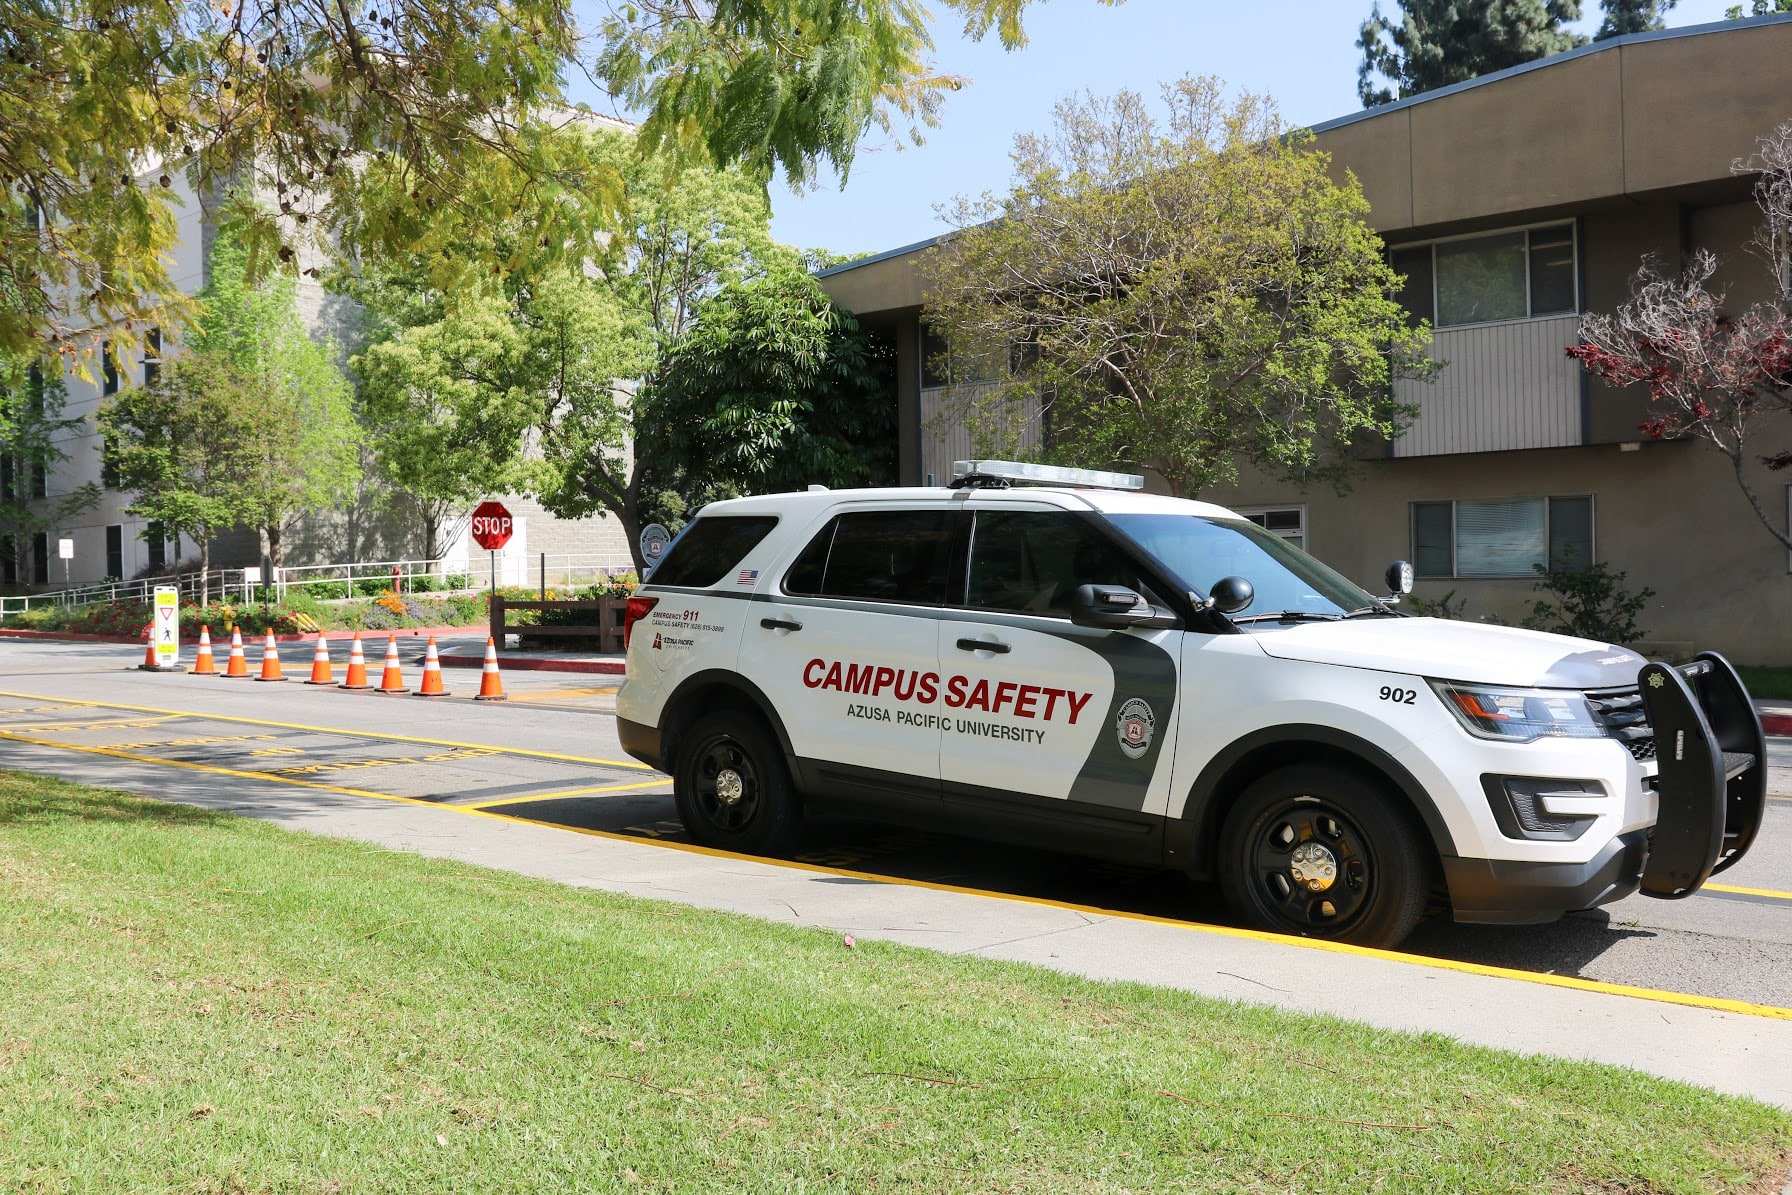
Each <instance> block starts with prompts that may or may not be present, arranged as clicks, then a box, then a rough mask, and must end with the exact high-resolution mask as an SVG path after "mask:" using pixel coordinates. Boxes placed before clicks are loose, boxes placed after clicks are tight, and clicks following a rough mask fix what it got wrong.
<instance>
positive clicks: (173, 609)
mask: <svg viewBox="0 0 1792 1195" xmlns="http://www.w3.org/2000/svg"><path fill="white" fill-rule="evenodd" d="M149 639H150V643H151V644H153V645H154V647H155V651H156V667H157V668H159V669H161V670H163V671H165V672H179V671H180V590H178V589H176V588H175V587H174V586H172V585H158V586H156V592H155V617H154V619H153V620H151V622H150V624H149Z"/></svg>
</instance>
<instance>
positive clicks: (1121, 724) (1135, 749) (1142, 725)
mask: <svg viewBox="0 0 1792 1195" xmlns="http://www.w3.org/2000/svg"><path fill="white" fill-rule="evenodd" d="M1156 731H1157V717H1156V715H1154V714H1153V713H1152V712H1151V707H1150V706H1149V705H1148V704H1146V703H1145V701H1144V700H1143V699H1142V698H1138V697H1134V698H1132V699H1130V700H1129V701H1127V702H1126V703H1125V704H1124V705H1122V706H1121V707H1120V712H1119V713H1118V714H1116V715H1115V716H1114V734H1115V736H1116V737H1117V738H1118V739H1119V740H1120V750H1121V752H1122V753H1123V754H1124V755H1125V756H1126V757H1127V758H1128V759H1140V758H1143V757H1144V754H1145V752H1147V751H1149V750H1151V736H1152V735H1153V734H1155V733H1156Z"/></svg>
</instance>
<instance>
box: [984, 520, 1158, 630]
mask: <svg viewBox="0 0 1792 1195" xmlns="http://www.w3.org/2000/svg"><path fill="white" fill-rule="evenodd" d="M1079 585H1125V586H1127V587H1128V588H1131V589H1136V590H1138V591H1139V592H1140V593H1142V594H1144V595H1145V597H1146V599H1147V600H1148V601H1152V602H1157V601H1158V599H1157V598H1156V597H1155V596H1153V595H1152V593H1151V591H1150V590H1149V589H1148V588H1147V587H1146V586H1145V584H1144V581H1143V579H1142V578H1141V577H1140V576H1139V570H1138V569H1137V568H1136V567H1135V566H1134V565H1133V563H1132V561H1131V560H1130V559H1129V558H1128V557H1127V555H1126V553H1125V552H1123V551H1121V550H1120V548H1119V547H1118V546H1117V545H1116V544H1114V542H1113V541H1112V540H1110V539H1109V538H1108V537H1107V536H1104V535H1102V534H1101V532H1100V531H1099V530H1097V529H1096V528H1094V527H1091V526H1090V525H1089V523H1088V522H1087V521H1086V520H1084V519H1082V518H1079V517H1078V516H1076V515H1074V514H1072V513H1070V512H1069V511H1024V510H1015V511H979V512H978V514H977V521H976V525H975V527H974V528H973V530H972V532H971V564H970V577H969V585H968V587H967V592H966V595H965V605H967V606H970V607H972V608H974V609H981V610H1006V611H1010V612H1012V613H1017V614H1043V615H1048V616H1051V617H1056V618H1069V617H1070V598H1071V595H1072V594H1073V593H1075V592H1076V588H1077V586H1079Z"/></svg>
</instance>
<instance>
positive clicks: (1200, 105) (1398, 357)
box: [926, 79, 1428, 494]
mask: <svg viewBox="0 0 1792 1195" xmlns="http://www.w3.org/2000/svg"><path fill="white" fill-rule="evenodd" d="M1164 103H1165V106H1166V107H1167V108H1168V111H1169V116H1168V120H1167V123H1160V122H1159V120H1158V118H1157V117H1155V116H1154V115H1153V114H1152V111H1151V108H1150V106H1148V105H1147V104H1146V103H1145V101H1144V100H1143V99H1142V98H1141V97H1139V96H1138V95H1136V94H1133V93H1130V92H1122V93H1120V94H1119V95H1118V96H1116V97H1114V98H1113V99H1111V100H1103V99H1095V98H1085V99H1077V100H1067V101H1065V102H1064V103H1062V104H1060V105H1059V107H1058V109H1057V119H1056V122H1055V125H1054V127H1053V129H1052V131H1051V132H1049V133H1045V134H1039V135H1030V136H1023V137H1021V138H1018V139H1017V140H1016V143H1015V148H1014V151H1013V155H1012V156H1013V159H1014V162H1015V174H1016V177H1015V180H1014V182H1013V184H1012V185H1011V187H1010V189H1009V192H1008V194H1007V195H1005V196H1002V197H1000V198H990V199H985V200H980V201H961V202H960V204H959V206H958V208H957V210H956V213H955V219H954V222H955V223H956V224H957V225H958V226H959V228H960V231H959V232H958V234H957V235H955V236H952V237H949V238H946V239H945V240H944V241H943V242H942V243H941V244H940V245H939V246H938V247H937V248H936V249H934V250H933V251H932V252H931V254H930V257H929V259H928V265H927V267H926V268H927V272H928V275H929V277H928V282H929V286H930V293H931V295H932V296H933V302H932V306H931V307H930V310H929V314H928V320H929V323H930V324H931V325H932V326H933V327H934V328H935V329H936V330H938V331H940V332H943V333H944V335H945V337H946V339H947V342H948V344H949V345H950V346H951V354H952V355H951V361H950V362H949V364H950V365H951V366H952V368H953V370H954V372H955V373H956V374H957V375H958V376H959V377H960V378H965V377H968V379H969V381H971V382H974V383H975V384H966V385H962V386H960V387H959V388H958V392H957V398H956V400H955V404H954V405H955V406H956V408H957V409H956V410H955V411H954V412H953V414H954V415H956V416H960V417H964V418H966V419H967V420H969V421H970V422H971V423H972V425H973V428H975V429H977V430H978V433H979V435H980V436H981V437H983V438H984V439H985V441H986V442H985V444H983V445H980V446H979V449H978V450H979V451H989V452H992V453H994V452H997V451H1003V450H1010V449H1012V447H1013V445H1012V444H1011V443H1010V444H1005V443H1002V442H1000V440H999V439H996V438H995V437H996V433H997V431H998V430H999V428H1000V427H1001V426H1002V425H1003V424H1007V425H1008V426H1010V427H1012V426H1013V425H1014V424H1015V423H1016V422H1020V423H1026V424H1034V425H1040V426H1044V427H1047V428H1049V429H1050V431H1051V438H1050V440H1049V441H1048V442H1047V447H1046V450H1045V451H1047V452H1048V454H1049V455H1053V456H1056V457H1058V458H1061V459H1063V460H1064V461H1065V462H1066V463H1071V464H1087V465H1096V466H1102V467H1111V466H1114V465H1125V466H1130V467H1147V468H1150V469H1152V470H1153V471H1155V472H1156V473H1157V474H1158V475H1159V476H1160V477H1162V478H1163V480H1164V481H1165V482H1166V483H1167V484H1168V485H1169V486H1170V488H1171V490H1172V491H1173V492H1175V493H1178V494H1190V493H1194V492H1197V491H1199V490H1201V489H1203V488H1204V487H1207V486H1210V485H1215V484H1220V483H1223V482H1226V481H1228V480H1230V479H1232V478H1233V477H1235V476H1236V473H1237V468H1238V462H1239V461H1240V460H1241V459H1246V460H1251V461H1254V462H1256V463H1258V464H1261V465H1263V466H1264V467H1266V468H1270V469H1274V470H1279V471H1282V472H1286V473H1289V474H1299V475H1302V476H1305V477H1308V478H1312V477H1316V476H1321V475H1329V476H1339V475H1341V472H1342V468H1343V466H1342V465H1341V464H1340V463H1339V460H1340V457H1341V454H1340V453H1339V452H1338V451H1337V450H1338V449H1340V448H1342V447H1343V446H1344V445H1346V444H1347V443H1348V442H1349V441H1351V440H1352V439H1353V438H1355V437H1357V436H1359V435H1372V436H1389V435H1392V434H1394V433H1395V431H1396V430H1397V427H1398V423H1399V417H1400V415H1401V411H1400V410H1399V409H1398V408H1397V407H1396V406H1395V404H1394V403H1393V400H1392V398H1391V395H1390V384H1389V383H1390V380H1391V379H1392V378H1393V377H1394V376H1396V374H1398V373H1408V372H1413V373H1417V372H1423V371H1424V369H1425V365H1424V364H1423V363H1422V361H1421V352H1422V349H1423V346H1424V345H1425V343H1426V341H1427V337H1428V334H1427V332H1426V330H1425V329H1424V328H1422V327H1416V328H1415V327H1412V326H1409V324H1408V321H1407V318H1406V316H1405V314H1404V313H1403V312H1402V310H1401V308H1400V306H1399V305H1398V304H1397V303H1396V302H1395V301H1394V299H1393V298H1392V297H1391V296H1392V294H1393V292H1394V290H1395V289H1396V285H1397V283H1398V281H1399V278H1398V276H1397V275H1396V274H1394V273H1393V271H1392V270H1391V269H1389V267H1388V265H1387V263H1386V261H1385V259H1384V257H1383V254H1382V246H1381V241H1380V239H1379V238H1378V237H1377V236H1376V235H1375V234H1374V232H1372V231H1371V230H1370V228H1369V226H1368V224H1367V223H1366V222H1365V217H1366V216H1367V215H1368V203H1367V202H1366V201H1365V200H1364V198H1363V195H1362V191H1361V189H1360V188H1359V187H1358V186H1357V184H1356V182H1355V180H1354V179H1347V180H1346V181H1345V182H1344V183H1342V184H1340V183H1337V182H1334V181H1333V180H1332V179H1331V178H1330V177H1329V176H1328V174H1327V158H1326V155H1324V154H1322V153H1319V152H1316V151H1314V150H1313V149H1312V146H1311V138H1310V137H1307V136H1304V135H1302V134H1300V133H1298V132H1293V131H1290V130H1288V129H1287V128H1286V127H1285V126H1284V125H1283V124H1282V122H1281V120H1280V118H1279V117H1278V116H1277V114H1276V112H1275V110H1274V109H1273V107H1271V106H1270V105H1269V104H1268V103H1267V101H1265V100H1263V99H1261V98H1260V97H1254V96H1250V95H1244V96H1241V97H1240V98H1238V99H1236V100H1231V101H1229V100H1228V99H1227V98H1226V97H1225V95H1224V93H1223V91H1222V89H1221V86H1220V84H1219V83H1218V82H1217V81H1215V80H1212V79H1185V80H1182V81H1181V82H1179V83H1176V84H1172V85H1169V86H1167V87H1166V88H1165V93H1164ZM965 363H969V367H968V368H967V367H966V365H965Z"/></svg>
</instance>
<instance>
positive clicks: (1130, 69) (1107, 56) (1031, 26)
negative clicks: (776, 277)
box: [772, 0, 1735, 254]
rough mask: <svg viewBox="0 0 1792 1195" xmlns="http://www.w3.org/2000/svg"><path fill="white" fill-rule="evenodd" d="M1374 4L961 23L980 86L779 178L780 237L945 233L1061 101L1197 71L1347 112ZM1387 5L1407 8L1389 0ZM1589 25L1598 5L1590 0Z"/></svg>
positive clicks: (1197, 5) (965, 52)
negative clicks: (1021, 28) (830, 160)
mask: <svg viewBox="0 0 1792 1195" xmlns="http://www.w3.org/2000/svg"><path fill="white" fill-rule="evenodd" d="M1734 2H1735V0H1680V4H1679V6H1678V7H1677V8H1675V9H1674V10H1673V11H1672V12H1671V13H1670V14H1669V16H1668V24H1669V26H1670V27H1672V26H1680V25H1696V24H1701V23H1703V22H1706V21H1714V20H1719V19H1721V18H1722V16H1723V10H1724V8H1726V7H1728V5H1729V4H1732V3H1734ZM1369 5H1370V0H1304V2H1297V0H1246V2H1244V3H1239V2H1238V0H1229V2H1225V3H1221V2H1218V0H1126V2H1125V3H1123V4H1121V5H1119V6H1118V7H1115V8H1107V7H1104V6H1100V5H1098V4H1096V3H1095V0H1039V2H1037V3H1035V5H1034V6H1033V7H1032V9H1031V10H1030V11H1029V13H1028V22H1027V23H1028V33H1029V36H1030V38H1031V41H1030V43H1029V44H1028V45H1027V46H1026V48H1024V49H1022V50H1018V51H1015V52H1013V53H1008V52H1005V51H1003V50H1002V48H1001V44H1000V42H999V41H997V39H995V38H994V37H991V38H989V39H987V40H986V41H985V42H984V43H981V44H978V43H971V42H967V41H965V40H964V39H963V38H962V37H960V36H958V31H957V28H956V26H955V25H954V24H952V23H951V22H950V20H949V18H948V19H947V20H946V21H945V22H944V23H943V24H942V25H941V26H940V27H939V28H938V29H937V30H936V40H937V42H938V43H939V55H938V64H939V66H940V67H941V68H942V69H944V70H948V71H951V72H953V73H956V74H960V75H965V76H968V78H969V80H970V85H969V86H968V87H966V88H965V89H964V90H963V91H961V92H958V93H957V94H956V95H953V96H951V97H950V98H949V99H948V100H947V101H946V104H945V109H944V112H943V114H942V118H943V119H942V124H941V127H940V128H937V129H934V130H932V131H931V132H930V133H929V134H928V137H927V143H926V144H925V145H924V146H922V147H920V148H901V149H898V148H896V147H895V146H894V145H892V144H890V143H889V142H888V141H887V140H886V139H884V138H882V137H880V136H876V135H874V136H873V137H872V138H871V139H870V140H868V141H867V142H866V144H865V145H863V146H862V147H861V149H860V151H859V155H858V159H857V160H856V161H855V162H854V164H853V167H852V173H851V175H850V177H849V178H848V180H847V182H846V185H845V187H844V188H842V187H841V186H840V184H839V182H838V180H837V179H828V180H826V181H824V182H823V183H822V185H821V186H820V187H819V188H817V189H815V190H813V191H810V192H808V193H806V194H802V195H796V194H792V193H791V191H790V190H789V188H787V187H784V186H781V185H780V186H776V187H774V189H773V193H772V202H773V207H774V219H773V231H774V232H775V233H776V235H777V236H778V238H779V239H780V240H783V241H786V242H788V243H791V244H794V245H800V246H804V247H811V246H817V247H822V248H827V249H832V250H835V251H837V252H850V253H854V254H859V253H872V252H877V251H879V250H883V249H889V248H893V247H895V246H897V245H905V244H908V243H910V242H911V241H917V240H920V239H922V238H923V237H927V236H932V235H933V234H935V233H937V232H940V231H943V229H944V227H945V226H944V225H943V224H941V222H940V221H939V220H938V218H937V217H936V215H935V212H934V208H935V205H937V204H940V203H943V202H946V201H948V200H950V199H951V198H952V197H953V196H955V195H961V194H977V193H980V192H982V191H986V190H999V189H1001V188H1002V187H1003V186H1005V185H1006V183H1007V181H1008V178H1009V170H1008V148H1009V146H1010V144H1011V143H1012V142H1013V139H1014V135H1015V134H1016V133H1018V132H1022V131H1025V130H1028V129H1034V128H1039V127H1041V126H1043V125H1044V124H1045V123H1046V122H1047V120H1048V119H1049V116H1050V112H1051V107H1052V104H1053V103H1054V102H1056V101H1057V100H1058V99H1059V98H1060V97H1061V96H1063V95H1066V94H1068V93H1071V92H1075V91H1082V90H1092V91H1095V92H1098V93H1110V92H1114V91H1118V90H1120V89H1122V88H1131V89H1133V90H1136V91H1141V92H1145V93H1147V94H1151V93H1154V92H1155V91H1156V89H1157V86H1158V84H1160V83H1162V82H1164V81H1167V80H1170V79H1175V78H1178V77H1180V76H1182V75H1186V74H1213V75H1218V76H1220V77H1221V78H1223V79H1225V80H1226V81H1227V82H1228V83H1230V84H1232V85H1233V86H1236V87H1244V88H1249V89H1250V90H1252V91H1259V92H1264V93H1267V94H1269V95H1271V96H1274V97H1275V98H1276V99H1277V101H1278V102H1279V103H1280V104H1281V107H1282V111H1283V114H1284V115H1285V116H1287V117H1288V118H1289V119H1290V120H1292V121H1295V122H1299V123H1302V124H1306V123H1312V122H1316V121H1321V120H1326V119H1329V118H1330V117H1333V116H1342V115H1343V114H1345V113H1347V112H1353V111H1355V110H1357V108H1359V107H1360V105H1359V104H1358V102H1357V98H1356V65H1357V52H1356V46H1355V42H1356V34H1357V29H1358V28H1359V26H1360V25H1361V24H1362V21H1363V18H1364V17H1365V16H1366V15H1367V14H1368V11H1369ZM1383 7H1384V8H1386V9H1392V8H1394V7H1395V6H1394V5H1393V4H1392V3H1391V0H1390V2H1389V3H1384V5H1383ZM1583 7H1584V8H1585V9H1586V10H1587V11H1588V13H1589V14H1590V15H1589V16H1588V17H1587V18H1586V19H1585V20H1584V21H1583V22H1582V24H1583V26H1584V27H1585V31H1586V32H1588V33H1589V34H1590V33H1591V32H1592V30H1593V28H1594V27H1595V26H1597V24H1598V7H1599V6H1598V3H1597V0H1586V2H1585V3H1584V4H1583Z"/></svg>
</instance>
